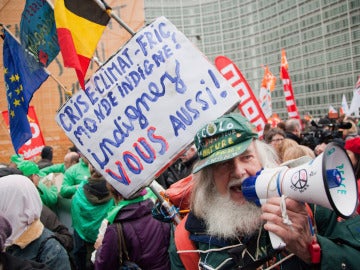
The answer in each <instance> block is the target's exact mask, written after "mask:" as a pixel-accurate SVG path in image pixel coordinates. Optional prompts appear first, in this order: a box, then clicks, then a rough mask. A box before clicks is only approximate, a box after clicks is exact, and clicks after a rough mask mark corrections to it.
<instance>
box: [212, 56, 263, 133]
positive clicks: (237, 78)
mask: <svg viewBox="0 0 360 270" xmlns="http://www.w3.org/2000/svg"><path fill="white" fill-rule="evenodd" d="M215 65H216V67H217V69H218V70H219V71H220V73H221V74H222V75H223V76H224V77H225V78H226V79H227V80H228V81H229V83H231V85H232V86H233V87H234V89H235V90H236V92H237V93H238V95H239V97H240V99H241V102H240V103H239V106H238V107H239V110H240V112H241V113H242V114H243V115H244V116H245V117H246V118H247V119H248V120H249V121H250V122H251V123H252V124H253V125H254V126H255V127H256V129H257V131H258V134H259V137H260V138H262V136H263V134H264V127H265V124H266V122H267V120H266V117H265V115H264V113H263V111H262V109H261V107H260V105H259V102H258V100H257V99H256V97H255V95H254V93H253V91H252V90H251V88H250V85H249V84H248V82H247V81H246V79H245V77H244V76H243V75H242V73H241V72H240V70H239V68H238V67H237V66H236V65H235V64H234V63H233V62H232V61H231V60H230V59H229V58H227V57H225V56H218V57H216V59H215Z"/></svg>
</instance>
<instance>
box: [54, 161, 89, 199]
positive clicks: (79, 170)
mask: <svg viewBox="0 0 360 270" xmlns="http://www.w3.org/2000/svg"><path fill="white" fill-rule="evenodd" d="M89 177H90V171H89V167H88V165H87V164H86V163H85V162H84V161H83V160H82V159H80V160H79V162H78V163H76V164H75V165H73V166H71V167H70V168H69V169H67V170H66V171H65V173H64V180H63V182H62V185H61V189H60V195H61V196H62V197H64V198H69V199H70V198H71V197H72V196H73V195H74V194H75V192H76V190H77V186H79V185H80V183H82V182H86V181H87V180H88V178H89Z"/></svg>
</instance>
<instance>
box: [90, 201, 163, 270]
mask: <svg viewBox="0 0 360 270" xmlns="http://www.w3.org/2000/svg"><path fill="white" fill-rule="evenodd" d="M153 206H154V203H153V201H152V200H150V199H147V200H145V201H141V202H138V203H134V204H130V205H127V206H125V207H124V208H122V209H121V210H120V211H119V212H118V214H117V215H116V217H115V220H114V223H113V224H110V225H108V227H107V228H106V231H105V235H104V239H103V242H102V246H101V247H100V249H99V250H98V253H97V257H96V261H95V269H98V270H101V269H118V267H119V256H118V254H119V245H118V237H117V235H118V233H117V226H116V223H118V222H120V223H121V224H122V228H123V232H124V237H125V242H126V246H127V249H128V253H129V257H130V260H131V261H134V262H135V263H137V264H138V265H139V266H140V267H141V269H143V270H146V269H149V270H168V269H170V261H169V256H168V247H169V239H170V225H169V224H167V223H163V222H160V221H158V220H156V219H154V218H153V217H152V214H151V210H152V208H153Z"/></svg>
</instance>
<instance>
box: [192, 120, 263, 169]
mask: <svg viewBox="0 0 360 270" xmlns="http://www.w3.org/2000/svg"><path fill="white" fill-rule="evenodd" d="M256 138H258V134H257V133H255V132H254V131H253V126H252V125H251V124H250V122H249V121H248V120H247V119H246V118H245V117H243V116H242V115H241V114H239V113H230V114H226V115H224V116H222V117H220V118H218V119H216V120H215V121H213V122H211V123H209V124H207V125H205V126H204V127H203V128H201V129H200V130H199V131H198V132H197V133H196V136H195V138H194V140H195V145H196V148H197V150H198V155H199V158H200V161H199V162H198V163H197V164H195V167H194V169H193V173H197V172H198V171H200V170H201V169H203V168H205V167H207V166H209V165H211V164H214V163H218V162H223V161H226V160H229V159H232V158H234V157H236V156H238V155H240V154H242V153H243V152H244V151H245V150H246V149H247V148H248V147H249V145H250V143H251V142H252V140H253V139H256Z"/></svg>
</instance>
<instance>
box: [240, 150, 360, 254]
mask: <svg viewBox="0 0 360 270" xmlns="http://www.w3.org/2000/svg"><path fill="white" fill-rule="evenodd" d="M242 192H243V194H244V197H245V198H246V199H247V200H248V201H252V202H255V203H256V204H257V205H258V206H260V205H261V204H263V203H265V202H266V199H267V198H271V197H280V196H282V195H285V196H287V197H289V198H291V199H294V200H296V201H301V202H306V203H311V204H317V205H320V206H323V207H326V208H329V209H332V210H334V211H335V213H336V214H337V215H339V216H340V217H342V218H349V217H350V216H351V215H352V214H353V213H354V212H355V209H356V206H357V202H358V192H357V183H356V178H355V175H354V170H353V167H352V164H351V162H350V159H349V157H348V155H347V154H346V152H345V150H344V149H343V148H341V146H339V145H338V144H336V143H329V144H328V145H327V146H326V148H325V150H324V152H323V153H322V154H320V155H319V156H317V157H316V158H315V159H313V160H311V161H310V162H308V163H305V164H302V165H300V166H297V167H294V168H289V167H287V166H281V167H277V168H272V169H267V168H266V169H263V170H261V171H259V172H258V173H257V174H256V176H250V177H248V178H246V179H245V180H244V182H243V183H242ZM270 238H271V242H272V246H273V248H274V249H278V248H283V247H285V245H286V244H285V243H284V242H283V241H282V240H281V238H280V237H278V236H277V235H275V234H270Z"/></svg>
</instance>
